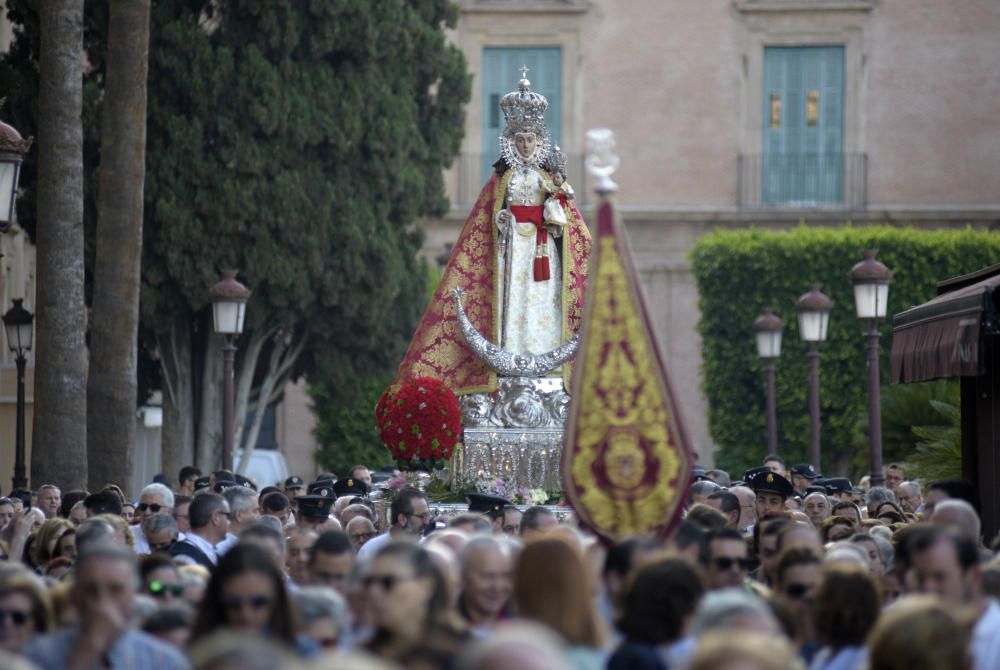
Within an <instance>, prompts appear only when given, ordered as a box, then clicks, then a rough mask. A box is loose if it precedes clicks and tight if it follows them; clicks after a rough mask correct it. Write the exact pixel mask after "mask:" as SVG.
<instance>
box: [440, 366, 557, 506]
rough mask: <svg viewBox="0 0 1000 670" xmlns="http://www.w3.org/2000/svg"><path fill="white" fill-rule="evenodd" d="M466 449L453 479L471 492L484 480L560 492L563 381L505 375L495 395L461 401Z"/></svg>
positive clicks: (477, 394) (456, 464)
mask: <svg viewBox="0 0 1000 670" xmlns="http://www.w3.org/2000/svg"><path fill="white" fill-rule="evenodd" d="M459 401H460V404H461V406H462V423H463V425H464V431H463V440H462V451H461V453H460V454H459V455H458V456H459V457H458V459H456V460H457V462H456V463H455V466H456V467H455V470H454V474H455V475H457V476H455V477H453V478H452V482H453V486H454V488H455V489H456V490H468V489H469V488H470V487H471V486H472V485H473V484H474V482H475V481H476V479H478V478H480V477H484V476H485V477H501V478H503V479H504V480H506V481H508V482H511V483H512V484H513V485H514V486H515V487H517V488H522V487H523V488H528V489H544V490H545V491H548V492H554V491H559V490H561V489H562V480H561V477H560V464H561V461H562V444H563V433H564V431H565V426H566V413H567V410H568V408H569V394H568V393H566V391H565V390H564V389H563V382H562V378H561V377H541V378H530V377H501V378H500V379H499V380H498V389H497V390H496V391H494V392H493V393H475V394H471V395H466V396H462V397H461V398H460V400H459Z"/></svg>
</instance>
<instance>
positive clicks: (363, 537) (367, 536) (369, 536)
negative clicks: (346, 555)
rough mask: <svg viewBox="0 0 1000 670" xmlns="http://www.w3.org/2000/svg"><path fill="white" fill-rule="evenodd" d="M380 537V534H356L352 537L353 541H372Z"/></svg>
mask: <svg viewBox="0 0 1000 670" xmlns="http://www.w3.org/2000/svg"><path fill="white" fill-rule="evenodd" d="M376 535H378V533H355V534H353V535H351V539H352V540H370V539H372V538H373V537H375V536H376Z"/></svg>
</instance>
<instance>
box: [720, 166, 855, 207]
mask: <svg viewBox="0 0 1000 670" xmlns="http://www.w3.org/2000/svg"><path fill="white" fill-rule="evenodd" d="M738 175H739V198H740V201H739V204H740V206H741V207H850V208H859V207H864V206H865V205H866V203H867V199H868V193H867V183H868V156H867V155H866V154H844V153H828V154H810V153H801V154H800V153H794V154H763V155H762V154H743V155H741V156H740V157H739V173H738Z"/></svg>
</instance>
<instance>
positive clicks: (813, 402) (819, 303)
mask: <svg viewBox="0 0 1000 670" xmlns="http://www.w3.org/2000/svg"><path fill="white" fill-rule="evenodd" d="M820 286H821V285H820V284H813V285H812V289H811V290H810V291H809V292H808V293H804V294H802V296H801V297H800V298H799V299H798V300H797V301H796V302H795V311H796V312H798V315H799V337H801V338H802V341H803V342H805V343H806V345H807V346H808V351H807V352H806V356H807V357H808V358H809V462H810V463H812V466H813V467H814V468H816V471H817V472H820V471H821V468H820V465H819V461H820V452H819V442H820V439H819V345H820V342H826V327H827V324H828V323H829V322H830V310H832V309H833V302H832V301H831V300H830V299H829V298H827V297H826V296H825V295H823V293H822V292H821V291H820V290H819V289H820Z"/></svg>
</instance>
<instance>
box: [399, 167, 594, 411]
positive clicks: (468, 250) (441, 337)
mask: <svg viewBox="0 0 1000 670" xmlns="http://www.w3.org/2000/svg"><path fill="white" fill-rule="evenodd" d="M511 172H512V171H511V170H507V172H505V173H504V175H503V176H500V175H499V174H496V173H494V174H493V175H492V176H491V177H490V179H489V181H487V182H486V185H485V186H484V187H483V190H482V191H481V192H480V194H479V198H478V199H477V200H476V205H475V207H473V208H472V213H471V214H469V218H468V219H467V220H466V221H465V226H464V227H463V228H462V232H461V234H460V235H459V236H458V241H457V242H456V243H455V246H454V248H453V249H452V252H451V258H449V259H448V265H447V266H445V269H444V272H443V273H442V275H441V282H440V283H439V284H438V287H437V290H436V291H434V296H433V297H432V298H431V300H430V303H428V305H427V309H426V310H425V311H424V315H423V317H421V319H420V323H419V324H418V325H417V330H416V332H415V333H414V335H413V339H412V340H410V347H409V349H407V350H406V355H405V356H404V357H403V362H402V363H400V365H399V371H398V372H397V373H396V379H397V381H398V380H401V379H406V378H407V377H423V376H427V377H435V378H437V379H440V380H441V381H443V382H444V383H446V384H447V385H448V386H450V387H451V389H452V390H453V391H454V392H455V393H456V394H458V395H462V394H466V393H485V392H490V391H494V390H496V388H497V379H496V377H497V375H496V373H495V372H493V371H492V370H491V369H490V368H488V367H487V366H486V365H485V364H484V363H483V362H482V361H480V360H479V359H478V358H477V357H476V355H475V354H474V353H473V352H472V350H471V349H470V348H469V347H468V346H467V345H466V343H465V339H464V338H463V337H462V332H461V329H460V328H459V325H458V321H457V319H456V316H455V298H454V296H452V290H453V289H455V288H461V289H462V290H463V291H465V295H464V296H463V298H462V305H463V306H464V307H465V312H466V314H467V315H468V317H469V320H470V321H471V322H472V324H473V325H474V326H475V327H476V328H477V329H478V330H479V332H480V333H482V334H483V335H485V336H486V337H489V338H491V339H492V340H493V342H494V343H499V341H500V332H499V331H500V323H499V319H497V318H496V311H497V310H496V308H497V305H496V300H497V286H496V281H497V277H498V276H500V272H499V270H500V268H499V263H500V259H498V257H497V236H498V231H497V227H496V224H495V223H494V222H495V220H496V213H497V212H498V211H500V209H502V208H503V200H504V194H505V193H506V192H507V184H508V182H509V181H510V175H511ZM566 218H567V220H568V223H567V225H566V227H565V228H564V230H563V234H562V237H561V238H559V241H560V249H561V257H562V294H563V324H562V339H561V341H562V342H565V341H567V340H569V339H570V338H572V337H573V335H574V334H575V333H576V331H577V330H578V329H579V328H580V321H581V318H582V315H583V295H584V286H585V282H586V278H587V260H588V258H589V256H590V232H589V231H588V230H587V226H586V224H585V223H584V222H583V217H581V216H580V212H579V211H578V210H577V208H576V205H574V204H573V203H572V201H570V202H568V203H566ZM570 371H571V365H570V364H567V365H565V366H564V368H563V376H564V380H565V383H566V387H567V388H569V383H570V382H569V374H570Z"/></svg>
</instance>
